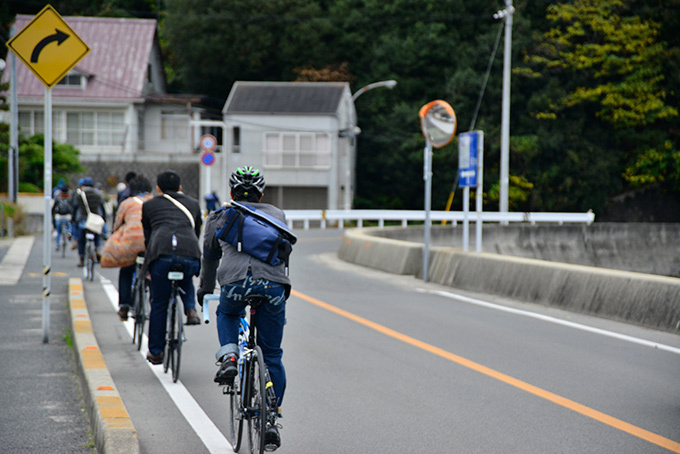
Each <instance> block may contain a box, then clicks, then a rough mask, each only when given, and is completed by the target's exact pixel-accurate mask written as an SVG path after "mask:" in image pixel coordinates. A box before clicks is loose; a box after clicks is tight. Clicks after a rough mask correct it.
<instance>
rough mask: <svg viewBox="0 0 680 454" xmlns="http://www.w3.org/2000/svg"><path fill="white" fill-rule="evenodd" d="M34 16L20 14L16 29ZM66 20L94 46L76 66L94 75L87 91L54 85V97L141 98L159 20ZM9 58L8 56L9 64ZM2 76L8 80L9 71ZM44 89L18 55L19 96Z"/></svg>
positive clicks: (89, 44) (84, 18)
mask: <svg viewBox="0 0 680 454" xmlns="http://www.w3.org/2000/svg"><path fill="white" fill-rule="evenodd" d="M31 19H33V16H27V15H23V14H19V15H17V17H16V25H15V30H17V32H18V31H20V30H22V29H23V28H24V27H25V26H26V25H27V24H28V23H29V22H30V21H31ZM63 19H64V21H65V22H66V23H67V24H68V25H69V26H70V27H71V28H72V29H73V30H74V31H75V32H76V33H77V34H78V36H79V37H80V38H81V39H82V40H83V41H84V42H85V43H86V44H87V45H88V46H89V47H90V49H91V50H90V52H89V53H88V54H87V55H86V56H85V57H84V58H83V59H82V60H81V61H80V62H78V64H77V65H76V67H75V68H74V69H75V70H76V71H78V72H81V73H83V74H87V75H90V76H93V77H92V78H91V79H90V80H89V81H88V84H87V89H86V90H85V91H81V90H74V89H72V88H66V87H60V86H56V85H55V86H54V87H53V89H52V96H53V97H57V98H62V97H63V98H69V97H71V98H108V99H135V98H141V97H142V95H143V88H144V84H145V80H146V71H147V65H148V64H149V58H150V55H151V49H152V45H153V42H154V35H155V33H156V21H155V20H149V19H128V18H102V17H75V16H65V17H63ZM9 60H10V59H9V58H8V63H9ZM8 69H9V68H8ZM3 79H4V80H8V79H9V71H8V70H6V71H5V74H4V77H3ZM44 91H45V86H44V85H43V83H42V82H41V81H40V80H39V79H38V78H37V77H36V76H35V75H34V74H33V73H32V72H31V70H30V69H28V68H27V67H26V65H24V64H23V62H21V60H20V59H18V58H17V95H18V96H42V95H43V94H44Z"/></svg>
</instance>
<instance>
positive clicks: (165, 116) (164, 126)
mask: <svg viewBox="0 0 680 454" xmlns="http://www.w3.org/2000/svg"><path fill="white" fill-rule="evenodd" d="M188 138H189V116H188V115H187V114H186V113H181V112H175V111H165V110H164V111H162V112H161V140H187V139H188Z"/></svg>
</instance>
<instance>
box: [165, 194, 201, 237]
mask: <svg viewBox="0 0 680 454" xmlns="http://www.w3.org/2000/svg"><path fill="white" fill-rule="evenodd" d="M163 197H165V198H166V199H168V200H169V201H171V202H172V203H173V204H175V205H176V206H177V208H179V209H180V210H182V211H183V212H184V214H186V215H187V217H188V218H189V221H191V228H192V229H195V228H196V222H194V217H193V216H192V215H191V213H189V210H187V207H185V206H184V205H182V204H181V203H179V202H178V201H177V200H175V199H174V198H172V197H170V196H169V195H167V194H163Z"/></svg>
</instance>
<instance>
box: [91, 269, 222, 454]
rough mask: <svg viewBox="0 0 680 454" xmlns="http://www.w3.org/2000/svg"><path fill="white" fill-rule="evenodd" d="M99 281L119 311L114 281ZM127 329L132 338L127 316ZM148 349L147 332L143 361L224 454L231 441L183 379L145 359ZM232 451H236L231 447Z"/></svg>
mask: <svg viewBox="0 0 680 454" xmlns="http://www.w3.org/2000/svg"><path fill="white" fill-rule="evenodd" d="M99 280H100V281H101V283H102V286H103V287H104V291H105V292H106V295H107V296H108V298H109V301H110V302H111V305H112V306H113V308H114V310H115V311H118V290H116V287H115V286H114V285H113V284H112V283H111V281H110V280H109V279H106V278H105V277H103V276H102V275H99ZM123 324H124V325H125V328H126V330H127V332H128V334H130V339H132V333H133V330H134V326H135V324H134V321H133V320H132V319H128V321H127V322H123ZM147 351H148V342H147V337H146V334H145V335H144V339H143V342H142V348H141V350H140V354H141V355H142V358H144V362H145V363H146V364H147V365H148V366H149V368H150V369H151V371H152V372H153V373H154V374H155V375H156V378H158V381H159V382H160V383H161V385H163V388H165V391H166V392H167V393H168V395H169V396H170V398H171V399H172V400H173V402H175V405H176V406H177V408H178V409H179V411H180V412H181V413H182V415H183V416H184V418H185V419H186V420H187V422H188V423H189V425H191V427H192V428H193V429H194V432H196V435H198V437H199V438H200V439H201V440H202V441H203V444H204V445H205V447H206V448H207V449H208V451H210V452H211V453H224V452H225V450H228V449H229V448H231V443H229V441H228V440H227V439H226V438H225V437H224V435H222V432H220V431H219V429H218V428H217V426H215V423H213V422H212V420H211V419H210V418H209V417H208V415H206V414H205V412H204V411H203V409H202V408H201V406H200V405H198V402H196V400H194V398H193V397H192V396H191V393H190V392H189V391H188V390H187V389H186V388H185V387H184V385H183V384H182V380H177V383H173V381H172V374H170V373H167V374H166V373H164V372H163V368H162V367H159V366H153V365H151V363H149V362H148V361H147V360H146V353H147ZM232 452H233V450H232Z"/></svg>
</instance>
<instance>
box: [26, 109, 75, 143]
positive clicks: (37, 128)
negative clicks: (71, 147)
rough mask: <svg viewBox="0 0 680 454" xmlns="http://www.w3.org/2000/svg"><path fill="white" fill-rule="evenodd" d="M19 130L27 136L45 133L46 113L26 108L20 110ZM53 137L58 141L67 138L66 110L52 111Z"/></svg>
mask: <svg viewBox="0 0 680 454" xmlns="http://www.w3.org/2000/svg"><path fill="white" fill-rule="evenodd" d="M19 130H20V132H21V134H23V135H24V136H25V137H31V136H34V135H36V134H44V133H45V113H44V112H43V111H41V110H25V111H21V112H19ZM52 138H53V139H54V140H56V141H58V142H64V141H65V140H66V134H65V129H64V112H63V111H59V110H57V111H53V112H52Z"/></svg>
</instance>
